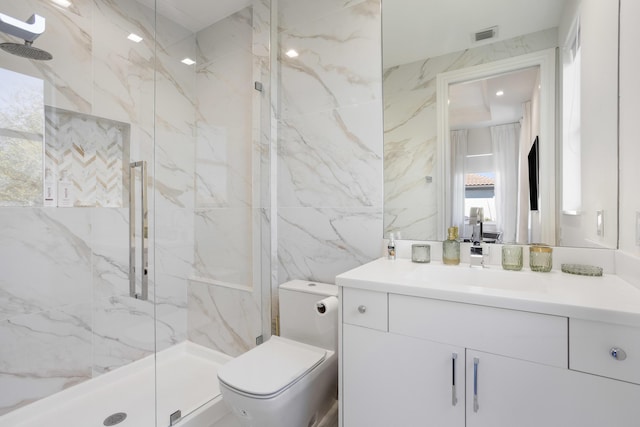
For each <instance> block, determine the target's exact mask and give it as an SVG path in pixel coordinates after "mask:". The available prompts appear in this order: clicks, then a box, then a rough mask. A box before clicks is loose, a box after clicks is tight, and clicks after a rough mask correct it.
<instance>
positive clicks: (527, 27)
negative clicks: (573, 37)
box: [382, 0, 565, 68]
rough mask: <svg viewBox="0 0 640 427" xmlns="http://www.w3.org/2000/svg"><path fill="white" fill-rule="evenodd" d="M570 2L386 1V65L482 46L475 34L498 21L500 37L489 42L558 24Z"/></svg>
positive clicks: (383, 3)
mask: <svg viewBox="0 0 640 427" xmlns="http://www.w3.org/2000/svg"><path fill="white" fill-rule="evenodd" d="M564 3H565V0H382V28H383V30H382V34H383V43H382V45H383V58H384V59H383V62H384V68H388V67H391V66H394V65H398V64H406V63H409V62H414V61H417V60H420V59H425V58H431V57H434V56H439V55H442V54H445V53H449V52H456V51H460V50H464V49H467V48H470V47H473V46H477V45H479V43H476V42H474V41H473V39H472V35H473V34H474V33H476V32H477V31H480V30H483V29H486V28H490V27H493V26H496V25H497V26H498V27H499V30H498V37H497V38H496V39H493V40H490V41H488V43H492V42H495V41H496V40H504V39H509V38H512V37H516V36H519V35H523V34H528V33H532V32H536V31H540V30H545V29H547V28H553V27H557V26H558V23H559V20H560V15H561V13H562V9H563V8H564ZM480 43H482V42H480ZM485 43H487V42H485Z"/></svg>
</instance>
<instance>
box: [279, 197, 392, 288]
mask: <svg viewBox="0 0 640 427" xmlns="http://www.w3.org/2000/svg"><path fill="white" fill-rule="evenodd" d="M278 215H279V217H278V283H283V282H285V281H287V280H291V279H303V280H316V281H319V282H326V283H334V282H335V276H336V275H338V274H340V273H342V272H345V271H347V270H349V269H351V268H355V267H357V266H359V265H362V264H365V263H367V262H369V261H371V260H373V259H375V258H378V257H380V256H381V254H382V246H381V245H382V244H381V237H382V207H374V208H352V209H347V208H344V209H331V208H327V209H321V208H281V209H279V212H278Z"/></svg>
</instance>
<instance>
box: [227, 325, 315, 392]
mask: <svg viewBox="0 0 640 427" xmlns="http://www.w3.org/2000/svg"><path fill="white" fill-rule="evenodd" d="M326 358H327V350H325V349H323V348H319V347H314V346H311V345H307V344H303V343H300V342H297V341H292V340H289V339H286V338H281V337H278V336H273V337H271V339H269V340H268V341H267V342H265V343H264V344H262V345H259V346H257V347H256V348H254V349H252V350H250V351H248V352H246V353H244V354H242V355H240V356H239V357H237V358H235V359H233V360H231V361H230V362H228V363H227V364H225V365H224V366H222V368H220V370H219V371H218V379H219V380H220V382H222V383H223V384H224V385H225V386H227V387H229V388H230V389H232V390H234V391H236V392H237V393H240V394H242V395H245V396H249V397H253V398H256V399H269V398H272V397H274V396H276V395H278V394H280V393H282V392H283V391H285V390H286V389H288V388H289V387H291V386H292V385H294V384H295V383H297V382H298V381H300V379H302V378H304V376H305V375H307V374H308V373H309V372H311V371H312V370H313V369H314V368H316V367H317V366H318V365H320V364H321V363H322V362H323V361H324V360H325V359H326Z"/></svg>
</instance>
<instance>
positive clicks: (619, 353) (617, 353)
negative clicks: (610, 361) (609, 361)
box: [609, 347, 627, 362]
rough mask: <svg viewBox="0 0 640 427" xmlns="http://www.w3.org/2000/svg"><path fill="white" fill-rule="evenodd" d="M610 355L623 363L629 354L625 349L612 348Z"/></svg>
mask: <svg viewBox="0 0 640 427" xmlns="http://www.w3.org/2000/svg"><path fill="white" fill-rule="evenodd" d="M609 354H610V355H611V357H613V358H614V359H616V360H619V361H621V362H622V361H623V360H624V359H626V358H627V353H626V352H625V351H624V350H623V349H621V348H618V347H611V350H609Z"/></svg>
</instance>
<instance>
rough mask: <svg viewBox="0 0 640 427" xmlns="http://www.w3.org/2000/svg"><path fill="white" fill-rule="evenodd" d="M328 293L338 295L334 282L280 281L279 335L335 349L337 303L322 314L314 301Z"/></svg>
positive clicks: (336, 338) (329, 295)
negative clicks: (331, 283) (281, 282)
mask: <svg viewBox="0 0 640 427" xmlns="http://www.w3.org/2000/svg"><path fill="white" fill-rule="evenodd" d="M328 297H335V298H337V297H338V287H337V286H336V285H330V284H327V283H318V282H312V281H308V280H292V281H290V282H286V283H283V284H282V285H280V287H279V304H280V336H281V337H284V338H289V339H292V340H294V341H298V342H302V343H305V344H309V345H314V346H317V347H321V348H325V349H327V350H333V351H337V350H338V309H337V306H335V308H334V309H333V310H331V309H330V310H328V311H327V312H326V313H325V314H320V313H319V312H318V310H317V309H316V303H317V302H318V301H320V300H323V299H325V298H328Z"/></svg>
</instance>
